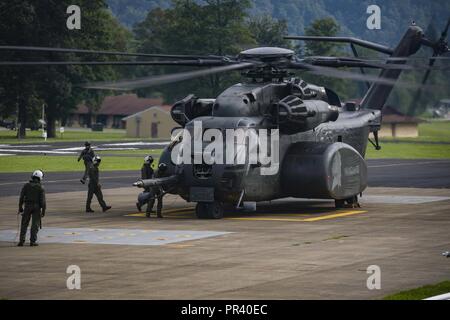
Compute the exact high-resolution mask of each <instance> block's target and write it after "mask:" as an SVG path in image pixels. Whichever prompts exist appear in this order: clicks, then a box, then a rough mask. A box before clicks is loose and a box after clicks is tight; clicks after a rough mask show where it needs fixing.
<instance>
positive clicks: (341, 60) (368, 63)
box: [299, 56, 450, 70]
mask: <svg viewBox="0 0 450 320" xmlns="http://www.w3.org/2000/svg"><path fill="white" fill-rule="evenodd" d="M427 59H428V58H427ZM299 61H304V62H306V63H308V64H312V65H317V66H323V67H363V68H374V69H399V70H447V69H449V68H450V65H449V66H443V67H434V68H432V67H429V66H418V65H411V64H399V63H386V62H387V61H389V60H386V59H361V58H349V57H326V56H309V57H304V58H303V59H300V60H299ZM402 61H403V60H399V61H398V62H402ZM392 62H394V61H392Z"/></svg>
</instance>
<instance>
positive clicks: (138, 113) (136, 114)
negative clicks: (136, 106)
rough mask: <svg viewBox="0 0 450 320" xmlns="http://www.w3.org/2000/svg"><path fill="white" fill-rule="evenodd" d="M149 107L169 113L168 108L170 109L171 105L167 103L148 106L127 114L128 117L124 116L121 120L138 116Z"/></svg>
mask: <svg viewBox="0 0 450 320" xmlns="http://www.w3.org/2000/svg"><path fill="white" fill-rule="evenodd" d="M150 109H160V110H161V111H163V112H166V113H170V109H172V106H169V105H161V106H151V107H150V108H147V109H145V110H142V111H139V112H136V113H134V114H132V115H129V116H128V117H125V118H123V119H122V120H123V121H126V120H129V119H132V118H135V117H137V116H140V115H141V114H142V113H144V112H146V111H148V110H150Z"/></svg>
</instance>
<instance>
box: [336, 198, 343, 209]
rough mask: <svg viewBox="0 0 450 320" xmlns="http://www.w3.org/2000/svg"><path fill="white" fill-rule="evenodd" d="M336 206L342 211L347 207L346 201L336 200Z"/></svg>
mask: <svg viewBox="0 0 450 320" xmlns="http://www.w3.org/2000/svg"><path fill="white" fill-rule="evenodd" d="M334 206H335V208H336V209H342V208H344V207H345V199H342V200H341V199H334Z"/></svg>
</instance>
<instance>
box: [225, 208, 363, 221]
mask: <svg viewBox="0 0 450 320" xmlns="http://www.w3.org/2000/svg"><path fill="white" fill-rule="evenodd" d="M365 212H367V211H362V210H360V211H345V212H340V213H333V214H327V215H322V216H318V217H311V218H303V219H293V218H290V217H286V218H282V217H279V218H272V217H263V216H257V217H237V218H225V219H228V220H248V221H282V222H283V221H285V222H315V221H320V220H327V219H336V218H341V217H347V216H351V215H356V214H361V213H365ZM301 215H302V216H304V215H305V214H301ZM297 216H298V215H297Z"/></svg>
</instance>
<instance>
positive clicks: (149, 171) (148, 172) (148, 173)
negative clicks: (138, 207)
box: [141, 163, 155, 216]
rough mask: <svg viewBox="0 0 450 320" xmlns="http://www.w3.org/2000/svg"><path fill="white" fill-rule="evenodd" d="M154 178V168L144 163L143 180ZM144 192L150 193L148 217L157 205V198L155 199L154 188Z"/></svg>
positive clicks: (148, 188)
mask: <svg viewBox="0 0 450 320" xmlns="http://www.w3.org/2000/svg"><path fill="white" fill-rule="evenodd" d="M153 176H154V171H153V168H152V166H151V165H150V164H147V163H144V165H143V166H142V168H141V178H142V179H143V180H145V179H152V178H153ZM144 192H149V193H150V198H149V200H148V202H147V210H146V213H147V216H150V213H151V212H152V210H153V206H154V204H155V198H154V196H155V192H154V191H153V188H150V187H147V188H145V189H144Z"/></svg>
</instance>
